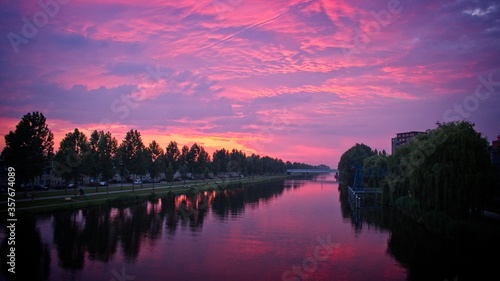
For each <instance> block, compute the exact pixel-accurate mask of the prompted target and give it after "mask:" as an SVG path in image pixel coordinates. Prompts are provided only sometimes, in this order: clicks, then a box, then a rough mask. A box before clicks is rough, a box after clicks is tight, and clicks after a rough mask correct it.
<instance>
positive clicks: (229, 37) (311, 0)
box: [197, 0, 314, 52]
mask: <svg viewBox="0 0 500 281" xmlns="http://www.w3.org/2000/svg"><path fill="white" fill-rule="evenodd" d="M313 1H314V0H309V1H305V2H303V3H300V4H297V5H295V6H294V7H292V8H290V9H288V10H287V11H285V12H283V13H281V14H279V15H277V16H275V17H272V18H270V19H267V20H263V21H261V22H258V23H255V24H252V25H250V26H248V27H246V28H243V29H242V30H239V31H238V32H236V33H233V34H231V35H228V36H226V37H224V38H222V39H220V40H219V41H217V42H215V43H212V44H210V45H208V46H206V47H203V48H201V49H200V50H198V51H197V52H201V51H203V50H206V49H209V48H212V47H214V46H217V45H219V44H221V43H224V42H226V41H228V40H231V39H232V38H233V37H235V36H237V35H238V34H241V33H243V32H245V31H247V30H250V29H253V28H255V27H257V26H260V25H263V24H266V23H268V22H272V21H274V20H277V19H278V18H280V17H281V16H283V15H285V14H288V13H289V12H290V11H292V10H293V9H296V8H298V7H300V6H304V5H306V4H309V3H311V2H313Z"/></svg>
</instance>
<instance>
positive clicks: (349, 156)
mask: <svg viewBox="0 0 500 281" xmlns="http://www.w3.org/2000/svg"><path fill="white" fill-rule="evenodd" d="M373 155H375V152H374V151H372V149H371V148H370V147H369V146H367V145H365V144H359V143H357V144H356V145H354V146H353V147H351V148H349V149H348V150H347V151H346V152H344V154H342V156H341V157H340V161H339V164H338V169H339V174H340V179H339V180H340V182H342V183H344V184H347V185H352V184H353V182H354V174H355V170H354V165H356V164H359V165H363V161H364V159H366V158H368V157H370V156H373Z"/></svg>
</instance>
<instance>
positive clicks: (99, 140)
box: [86, 130, 118, 192]
mask: <svg viewBox="0 0 500 281" xmlns="http://www.w3.org/2000/svg"><path fill="white" fill-rule="evenodd" d="M117 146H118V142H117V141H116V139H115V138H114V137H113V136H111V133H110V132H107V133H105V132H104V131H99V132H98V131H97V130H95V131H94V132H92V134H91V136H90V141H89V147H90V149H89V153H88V155H87V157H86V163H87V165H88V167H87V169H88V170H89V175H90V176H91V177H92V178H93V179H94V182H96V181H97V177H99V176H100V177H101V178H102V179H103V180H104V181H106V187H109V180H110V179H111V178H112V177H113V176H114V175H115V171H116V170H115V164H114V157H115V154H116V150H117ZM98 187H99V185H98V184H97V182H96V192H97V191H98Z"/></svg>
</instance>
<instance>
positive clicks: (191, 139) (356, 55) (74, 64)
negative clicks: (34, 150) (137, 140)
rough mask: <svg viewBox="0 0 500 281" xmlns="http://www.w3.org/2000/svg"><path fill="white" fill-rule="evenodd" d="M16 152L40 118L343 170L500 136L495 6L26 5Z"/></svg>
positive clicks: (214, 1)
mask: <svg viewBox="0 0 500 281" xmlns="http://www.w3.org/2000/svg"><path fill="white" fill-rule="evenodd" d="M2 8H3V9H2V11H0V15H1V17H0V22H1V25H0V30H1V32H0V33H2V34H4V37H3V38H4V39H3V40H0V54H1V60H0V64H1V66H2V69H3V71H2V72H1V73H0V81H1V83H2V89H3V91H2V93H1V95H2V102H1V103H0V108H1V109H2V110H1V111H0V149H3V148H4V147H5V140H4V136H5V135H6V134H7V133H9V132H10V131H14V130H15V125H16V124H17V123H18V122H19V121H20V119H21V117H22V116H23V115H25V114H27V113H30V112H33V111H38V112H41V113H43V114H44V116H45V117H46V119H47V124H48V126H49V128H50V129H51V131H52V132H53V133H54V138H55V139H54V150H57V149H58V147H59V142H60V141H61V140H62V138H63V137H64V135H65V134H67V133H69V132H72V131H73V130H74V129H75V128H78V129H79V130H81V131H82V132H84V133H85V135H87V137H89V136H90V133H91V132H92V131H93V130H98V131H100V130H103V131H109V132H111V133H112V135H113V136H114V137H115V138H116V139H117V141H118V143H121V141H122V140H123V138H124V136H125V134H126V132H127V131H130V129H134V130H137V131H139V132H140V133H141V136H142V139H143V142H144V144H145V145H147V144H149V143H150V142H151V141H152V140H156V141H157V142H158V143H159V144H160V145H161V146H162V148H163V149H165V147H166V146H167V145H168V143H169V142H170V141H176V142H177V143H178V145H179V147H182V146H183V145H188V146H190V145H192V144H193V143H198V144H199V145H202V146H204V147H205V149H206V150H207V152H209V154H210V156H212V153H213V151H214V150H216V149H221V148H225V149H228V150H232V149H237V150H241V151H243V152H245V153H246V154H247V155H249V154H251V153H255V154H259V155H261V156H269V157H272V158H279V159H282V160H283V161H285V162H286V161H290V162H292V163H293V162H301V163H306V164H310V165H320V164H324V165H328V166H330V167H331V168H336V167H337V165H338V162H339V160H340V156H341V155H342V154H343V153H344V152H345V151H346V150H348V149H349V148H351V147H352V146H354V145H355V144H356V143H363V144H366V145H368V146H370V147H371V148H372V149H377V150H378V151H382V150H385V151H386V152H387V153H388V154H391V138H393V137H395V136H396V134H397V133H401V132H408V131H426V130H428V129H434V128H435V127H436V125H435V124H436V123H437V122H441V123H442V122H450V121H461V120H463V121H469V122H471V123H474V124H476V126H475V129H476V131H478V132H480V133H482V134H483V136H485V137H486V138H487V140H488V142H489V144H490V145H491V142H492V141H494V140H496V139H497V136H498V135H500V127H499V126H498V120H500V111H499V110H498V108H500V95H499V94H498V93H499V87H500V56H498V53H500V22H499V21H498V20H497V19H498V18H500V4H499V3H498V2H496V1H493V0H488V1H481V2H480V3H478V2H476V1H458V2H456V3H449V2H447V1H446V2H445V1H437V2H436V1H418V2H415V1H407V0H401V1H398V0H388V1H376V2H370V3H364V2H363V1H336V2H332V1H328V0H309V1H300V0H294V1H274V2H266V1H244V0H206V1H192V0H179V1H175V3H170V2H167V3H165V1H149V2H140V3H136V2H135V1H113V0H107V1H104V2H99V1H93V0H82V1H79V2H73V1H67V0H64V1H63V0H47V1H40V2H38V3H36V2H32V3H27V2H15V3H14V2H12V3H10V4H9V5H8V6H7V5H6V4H4V5H3V7H2Z"/></svg>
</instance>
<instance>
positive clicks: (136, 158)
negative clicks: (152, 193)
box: [119, 130, 148, 191]
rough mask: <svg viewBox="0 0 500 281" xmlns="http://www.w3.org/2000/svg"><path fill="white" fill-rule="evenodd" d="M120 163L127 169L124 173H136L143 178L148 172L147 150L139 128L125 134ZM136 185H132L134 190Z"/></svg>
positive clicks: (121, 146) (120, 150) (120, 149)
mask: <svg viewBox="0 0 500 281" xmlns="http://www.w3.org/2000/svg"><path fill="white" fill-rule="evenodd" d="M119 156H120V163H121V165H123V166H122V167H121V169H124V170H126V172H124V173H130V174H134V175H136V176H139V178H140V179H141V187H142V177H143V176H144V174H146V172H147V164H148V161H147V156H148V155H147V151H146V147H145V146H144V143H143V142H142V138H141V134H140V133H139V132H138V131H137V130H130V131H129V132H127V134H126V135H125V139H124V140H123V142H122V143H121V144H120V147H119ZM133 188H134V185H132V191H133Z"/></svg>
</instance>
